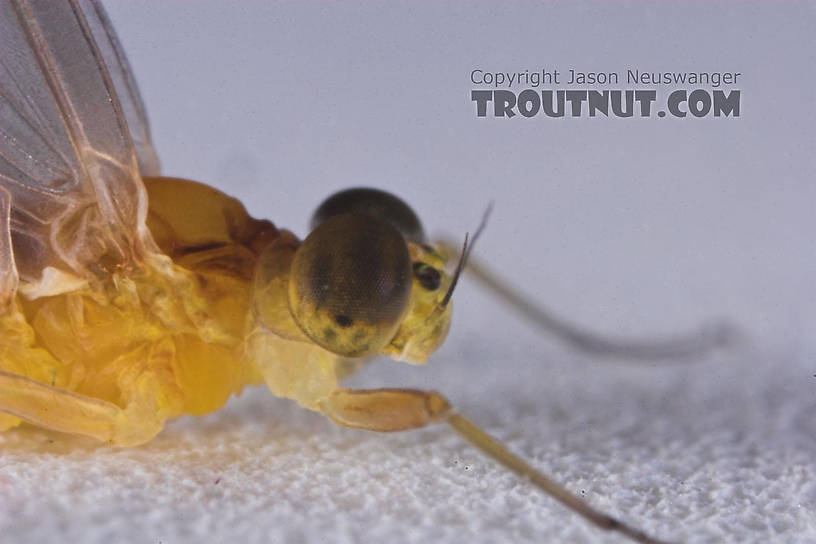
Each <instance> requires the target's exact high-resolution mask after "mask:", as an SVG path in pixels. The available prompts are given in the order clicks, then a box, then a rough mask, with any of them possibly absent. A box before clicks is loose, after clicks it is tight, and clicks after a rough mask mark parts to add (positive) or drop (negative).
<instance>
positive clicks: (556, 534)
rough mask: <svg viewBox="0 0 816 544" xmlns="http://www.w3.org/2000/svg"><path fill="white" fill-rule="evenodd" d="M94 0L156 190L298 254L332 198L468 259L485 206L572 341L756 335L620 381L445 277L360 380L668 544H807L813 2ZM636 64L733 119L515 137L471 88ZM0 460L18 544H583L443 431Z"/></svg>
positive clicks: (196, 437)
mask: <svg viewBox="0 0 816 544" xmlns="http://www.w3.org/2000/svg"><path fill="white" fill-rule="evenodd" d="M106 5H107V7H108V11H109V14H110V16H111V18H112V19H113V21H114V25H115V27H116V28H117V31H118V33H119V37H120V39H121V41H122V42H123V44H124V46H125V50H126V51H127V53H128V56H129V59H130V62H131V64H132V66H133V69H134V72H135V74H136V76H137V79H138V82H139V84H140V87H141V90H142V93H143V97H144V99H145V102H146V104H147V109H148V112H149V115H150V118H151V121H152V129H153V136H154V140H155V145H156V148H157V150H158V152H159V155H160V158H161V160H162V163H163V172H164V173H165V174H166V175H177V176H183V177H188V178H191V179H196V180H200V181H204V182H207V183H210V184H212V185H214V186H216V187H218V188H220V189H222V190H224V191H226V192H228V193H230V194H232V195H235V196H237V197H238V198H240V199H241V200H242V201H243V202H244V203H245V204H246V205H247V208H248V209H249V210H250V212H251V213H252V214H253V215H254V216H256V217H264V218H269V219H271V220H273V221H274V222H275V223H276V224H277V225H279V226H282V227H286V228H290V229H292V230H294V231H295V232H296V233H298V234H300V235H304V234H305V233H306V225H307V223H308V218H309V216H310V214H311V212H312V211H313V209H314V208H315V207H316V205H317V204H318V203H319V202H320V201H321V200H322V199H323V198H324V197H325V196H327V195H328V194H330V193H331V192H332V191H334V190H337V189H340V188H344V187H348V186H355V185H371V186H377V187H381V188H386V189H390V190H392V191H394V192H396V193H397V194H399V195H401V196H402V197H403V198H405V199H406V200H407V201H408V202H410V203H411V204H412V205H413V207H414V208H415V210H416V211H417V212H418V214H419V215H420V217H421V218H423V221H424V223H425V226H426V229H427V230H428V231H429V232H431V233H446V234H448V235H452V236H454V237H456V238H461V237H462V236H463V235H464V232H465V231H467V230H472V229H473V228H474V227H475V225H476V224H477V223H478V221H479V218H480V216H481V213H482V210H483V209H484V207H485V205H486V204H487V202H488V201H490V200H495V210H494V214H493V218H492V220H491V222H490V225H489V227H488V229H487V231H486V232H485V234H484V236H483V238H482V239H481V240H480V242H479V245H478V248H477V253H478V255H480V256H481V257H482V258H484V259H487V260H488V261H490V262H491V263H493V264H494V265H495V266H496V267H497V268H498V269H499V270H500V271H501V272H502V274H503V275H504V276H505V277H506V278H507V279H509V280H511V281H512V282H513V283H514V284H516V285H517V286H519V287H522V288H523V289H525V290H526V291H527V292H528V293H529V294H530V296H531V297H533V298H535V299H536V300H539V301H542V302H544V303H546V304H547V305H548V306H549V307H550V308H552V309H553V310H555V311H557V312H559V313H560V314H561V315H563V316H565V317H568V318H569V319H571V320H573V321H576V322H579V323H582V324H584V325H586V326H589V327H592V328H593V329H595V330H598V331H602V332H606V333H609V334H622V335H644V336H650V335H659V334H670V333H674V332H677V331H687V330H692V329H694V328H696V327H698V326H699V325H700V324H702V323H704V322H708V321H710V320H712V319H716V318H728V319H730V320H731V321H732V322H734V323H736V324H737V325H738V326H739V327H740V328H741V330H742V331H743V333H744V334H745V337H746V341H745V343H744V344H743V345H741V346H739V347H736V348H733V349H731V350H728V351H726V352H722V353H719V354H717V355H716V356H714V357H708V358H705V359H703V360H700V361H687V362H683V363H681V364H679V365H678V364H675V365H671V366H666V365H657V368H654V367H650V366H648V365H637V364H636V365H626V364H624V365H621V364H619V363H611V362H609V361H606V360H602V359H599V358H597V357H589V356H585V355H581V354H577V353H574V352H573V351H572V350H570V349H569V348H567V347H564V346H562V345H561V344H559V343H558V342H557V341H556V340H554V339H552V338H550V337H547V336H542V335H539V334H538V333H536V332H533V331H532V330H531V329H530V328H529V327H528V326H527V325H526V324H525V323H524V322H523V321H521V320H519V319H517V318H515V317H514V316H513V315H512V314H511V313H509V312H507V311H506V310H505V309H503V308H501V307H500V305H499V304H497V303H496V302H495V301H494V300H493V299H491V298H489V297H487V296H486V295H484V294H483V293H481V292H480V291H479V290H478V288H477V286H475V285H474V284H472V283H471V282H469V281H465V282H464V284H463V285H462V287H461V288H460V289H459V291H458V292H457V296H456V297H455V299H454V300H455V316H454V325H453V329H452V331H451V334H450V337H449V339H448V342H447V343H446V345H445V346H443V348H442V349H441V350H440V351H439V352H438V353H437V354H436V355H435V356H434V357H433V358H432V360H431V363H430V364H429V366H428V367H427V368H422V369H417V368H410V367H406V366H405V365H398V364H396V363H390V362H389V363H383V364H381V365H378V366H377V367H376V368H371V369H367V370H366V371H365V372H364V373H363V375H361V376H360V377H358V378H355V381H354V382H353V383H355V384H357V385H366V386H386V385H390V386H395V385H406V386H419V387H434V388H438V389H440V390H442V391H445V392H446V393H447V394H448V395H449V396H450V397H451V398H452V399H453V400H454V401H455V402H456V403H457V405H459V406H460V407H461V408H462V409H463V410H464V411H465V412H467V413H471V414H473V416H474V419H477V420H478V421H480V422H482V423H483V424H484V425H485V426H486V427H488V428H489V429H490V430H491V431H492V432H494V433H496V434H497V435H498V436H500V437H502V438H503V439H505V440H507V441H508V442H509V443H510V444H511V445H512V446H513V447H514V448H515V449H517V450H518V451H520V452H521V453H522V454H524V455H525V457H527V458H529V459H532V460H533V461H534V462H535V463H536V464H537V466H539V467H541V468H542V469H544V470H546V471H548V472H549V473H551V474H553V475H555V476H556V477H557V478H558V479H559V480H560V481H562V482H564V483H565V484H566V485H567V487H569V488H570V489H571V490H573V491H574V492H576V493H579V492H581V493H584V496H585V497H586V498H587V499H588V500H590V501H591V502H592V503H593V504H595V505H597V506H598V507H601V508H603V509H605V510H607V511H610V512H613V513H615V514H618V515H621V516H622V517H624V518H626V519H628V520H631V521H632V522H634V523H636V524H637V525H639V526H642V527H645V528H648V529H649V530H651V531H654V532H655V533H657V534H658V535H660V536H663V537H666V538H672V539H680V540H684V541H702V542H705V541H714V540H718V539H723V538H725V539H728V540H735V541H736V540H740V541H752V540H753V541H767V540H768V539H769V538H770V539H779V540H785V541H802V542H804V541H812V540H813V539H816V525H815V524H814V521H813V520H814V519H816V487H814V485H813V484H812V483H811V482H812V481H813V480H814V478H816V465H814V463H813V461H812V451H813V447H814V445H816V444H814V437H816V425H814V424H813V423H812V421H811V419H812V418H811V416H812V414H813V413H814V412H813V410H814V408H816V378H813V374H814V373H816V362H814V359H813V356H814V355H815V354H816V341H814V340H816V337H814V334H813V332H812V331H813V327H814V325H816V283H815V282H814V281H813V278H814V276H816V247H814V244H813V242H812V238H813V232H814V227H816V220H814V217H813V211H812V210H813V205H814V203H816V183H814V182H813V179H812V174H813V172H814V166H815V165H814V153H813V146H814V128H813V127H814V122H815V121H816V106H814V101H813V98H812V93H813V88H814V83H815V82H816V78H814V74H813V66H814V64H815V63H814V61H816V58H814V56H816V54H815V53H814V47H813V31H814V30H816V25H814V23H816V13H814V4H813V3H773V4H770V3H768V4H762V3H753V4H751V3H743V4H739V5H737V4H731V3H728V4H703V3H696V2H695V3H689V4H683V5H668V4H646V3H643V2H618V3H586V2H584V3H545V4H529V3H517V4H512V5H501V6H499V5H498V4H497V5H493V4H487V3H474V4H471V3H467V4H464V3H463V4H453V3H441V4H430V3H395V4H389V5H375V4H368V3H359V4H352V3H347V4H341V5H335V4H328V3H310V4H305V3H304V4H301V3H284V4H266V3H261V2H244V3H233V2H229V3H227V2H223V3H222V2H195V3H193V2H128V3H124V2H110V3H108V4H106ZM629 67H631V68H640V69H643V70H652V71H664V70H670V71H684V70H689V71H738V72H741V73H742V75H741V76H740V77H741V83H740V85H738V86H737V88H739V89H741V90H742V97H743V99H742V115H741V117H740V118H739V119H714V118H710V119H708V118H707V119H673V118H670V117H667V118H665V119H658V118H650V119H629V120H625V119H602V118H596V119H587V118H582V119H571V118H567V119H561V120H553V119H548V118H544V117H538V118H533V119H522V118H520V117H517V118H515V119H512V120H509V121H508V120H502V119H477V118H476V115H475V105H474V104H473V103H471V101H470V90H471V89H472V88H474V86H473V85H472V84H471V83H470V81H469V75H470V72H471V70H473V69H476V68H479V69H484V70H490V71H514V70H525V69H530V70H536V69H541V68H547V69H554V68H557V69H559V70H560V71H562V72H566V71H567V70H568V69H569V68H576V69H580V70H587V71H588V70H600V71H618V72H620V73H621V74H624V73H625V70H626V68H629ZM623 87H624V88H627V87H626V86H625V85H623ZM658 89H659V90H660V91H663V90H664V88H661V87H658ZM659 96H661V97H665V94H664V93H663V92H660V94H659ZM43 436H48V437H50V438H48V440H51V439H53V440H54V442H53V443H49V442H47V441H46V440H45V439H43ZM4 440H5V444H4V445H5V447H4V449H5V452H6V453H4V454H3V455H4V456H5V457H6V460H5V463H4V465H5V467H6V468H5V473H4V474H3V477H4V478H5V481H6V483H7V484H9V482H10V484H9V485H7V486H6V487H5V489H6V490H7V491H8V492H9V495H10V496H12V495H13V496H14V497H16V500H15V501H14V502H13V506H12V508H10V509H9V511H8V512H9V519H7V520H6V522H7V523H9V524H11V525H10V527H11V529H12V530H16V535H17V537H18V539H19V540H21V541H23V540H27V539H32V540H34V539H40V538H42V537H45V536H49V535H50V536H52V537H53V536H54V533H53V529H54V527H60V531H61V532H62V534H61V536H60V538H64V537H65V535H68V536H70V535H74V536H75V537H77V538H80V537H83V538H87V539H89V540H99V541H102V540H105V539H109V538H110V537H114V538H124V536H123V535H127V534H128V533H127V532H126V531H131V533H130V534H134V533H132V531H137V533H136V534H140V535H143V536H145V537H146V538H148V539H155V540H162V541H164V542H176V541H189V540H192V539H196V538H201V537H207V538H209V539H213V540H222V541H232V540H233V538H234V537H236V536H240V537H243V538H246V539H248V540H266V539H267V538H272V539H273V540H275V539H279V540H282V539H284V538H286V539H289V540H288V541H323V540H326V539H329V540H334V539H338V540H341V541H344V540H345V541H372V540H373V539H375V538H380V539H383V538H388V540H389V541H393V542H402V541H405V542H419V541H423V542H427V541H429V540H430V541H444V542H454V541H459V542H472V541H474V540H475V541H484V542H495V541H510V540H512V541H524V542H539V541H541V540H542V538H543V539H545V540H546V539H547V538H549V539H554V540H559V541H560V540H563V541H570V542H575V541H596V540H597V539H599V538H600V536H599V533H598V532H596V531H594V530H592V529H589V528H587V527H586V525H585V524H584V523H583V522H582V521H580V520H578V519H577V518H576V517H575V516H573V515H571V514H568V513H566V512H565V511H564V510H563V509H561V508H560V507H559V506H556V505H555V504H554V503H552V501H550V500H549V499H544V498H541V497H539V496H538V495H537V494H536V493H535V492H532V491H530V490H529V489H527V488H526V487H524V486H523V485H516V482H515V480H514V479H513V478H512V477H510V476H507V475H505V474H504V473H503V472H501V471H499V470H496V469H494V468H493V467H492V465H491V464H489V463H488V462H486V461H484V460H483V458H481V457H480V456H479V455H478V454H475V453H471V452H470V451H468V450H466V449H465V447H464V446H463V445H461V444H460V443H459V442H458V441H457V440H456V439H454V438H450V437H448V435H447V433H446V431H445V430H444V429H435V430H429V431H423V432H419V433H408V434H404V435H399V436H397V435H392V436H388V437H380V436H374V435H368V434H364V433H356V432H353V431H347V430H341V429H334V428H333V427H332V426H331V425H329V424H327V423H324V422H323V421H322V420H321V419H320V418H319V417H317V416H312V415H310V414H307V413H304V412H302V411H300V410H299V409H297V408H296V407H293V406H291V405H290V403H287V402H284V401H279V400H275V399H271V398H270V396H269V395H266V394H264V392H263V391H261V390H258V391H253V392H251V393H250V394H248V395H245V396H244V397H242V398H240V399H236V400H235V401H232V402H231V403H230V405H229V406H228V407H227V409H226V410H225V411H223V412H221V413H220V414H218V415H214V416H208V417H207V418H198V419H194V418H185V419H183V420H181V421H180V422H176V423H173V424H171V425H170V427H169V429H168V430H167V431H165V433H163V434H162V435H161V436H160V437H159V438H158V439H157V441H156V442H154V443H151V444H150V445H148V446H146V447H144V448H140V449H139V450H133V451H117V450H109V449H104V448H96V447H93V446H91V445H88V444H86V443H83V442H80V443H74V442H70V441H65V440H64V439H63V437H60V436H58V435H48V434H47V433H46V434H43V433H41V432H39V431H37V432H35V431H15V432H14V433H10V435H9V436H7V437H5V438H4ZM32 451H34V452H36V453H35V454H32V453H31V452H32ZM54 474H56V475H57V476H54ZM78 474H81V475H82V476H81V477H79V476H78ZM224 475H226V476H225V477H223V483H219V484H218V486H220V487H215V486H214V481H215V479H216V478H221V477H222V476H224ZM80 480H82V481H84V482H86V483H85V484H81V483H80ZM87 482H91V483H87ZM43 488H44V489H46V490H47V491H45V492H44V491H42V490H43ZM35 489H40V491H39V492H37V491H35ZM43 512H46V513H47V515H44V514H43ZM12 515H13V518H12ZM43 520H45V521H43ZM48 520H51V521H53V523H51V522H49V521H48ZM12 534H15V533H12ZM613 540H614V539H613ZM105 541H109V540H105Z"/></svg>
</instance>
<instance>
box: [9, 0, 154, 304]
mask: <svg viewBox="0 0 816 544" xmlns="http://www.w3.org/2000/svg"><path fill="white" fill-rule="evenodd" d="M106 62H107V63H108V66H106ZM117 91H121V94H117ZM129 124H130V125H131V128H132V129H133V131H134V132H133V134H134V137H133V139H132V138H131V132H129V129H128V128H129ZM134 140H135V142H136V147H135V148H134ZM134 149H138V150H139V158H138V159H137V156H136V152H135V150H134ZM140 167H141V168H143V173H145V174H151V175H153V174H156V173H157V172H158V162H157V161H156V157H155V153H154V152H153V149H152V146H151V143H150V137H149V132H148V125H147V122H146V117H145V114H144V107H143V106H142V102H141V99H140V97H139V93H138V90H137V89H136V86H135V83H134V80H133V77H132V76H131V73H130V70H129V67H128V64H127V61H126V59H125V57H124V55H123V53H122V50H121V47H120V46H119V43H118V41H117V39H116V37H115V34H114V33H113V30H112V28H111V26H110V23H109V22H108V19H107V17H106V16H105V14H104V11H103V10H102V7H101V6H100V5H98V4H97V3H96V2H94V1H93V0H68V1H60V2H53V1H49V0H0V188H2V189H5V191H6V193H7V195H6V198H10V201H11V212H10V222H9V223H8V225H9V226H8V227H6V229H7V230H8V229H10V239H11V242H12V245H13V249H14V263H16V272H15V271H14V270H13V265H12V266H11V267H10V268H11V272H9V273H7V274H6V275H7V276H9V277H12V276H13V277H14V280H13V281H5V280H4V279H3V278H2V277H0V289H5V290H6V292H5V293H4V292H0V299H2V298H3V296H4V295H5V296H8V292H7V291H8V289H9V287H8V285H14V284H15V283H16V277H17V275H19V279H20V280H22V281H24V282H37V281H39V280H40V279H41V278H42V277H43V271H44V270H45V269H46V267H52V268H54V269H56V270H59V271H64V272H67V273H70V274H72V275H74V276H79V277H88V276H89V275H92V274H100V273H103V271H104V270H105V269H106V268H107V267H108V266H110V265H119V264H127V263H131V262H133V261H134V260H136V259H137V258H138V256H139V254H140V252H142V251H144V250H146V249H147V248H152V244H151V242H150V238H149V235H148V234H147V229H146V227H145V216H146V213H147V197H146V193H145V189H144V185H143V184H142V180H141V178H140V175H139V168H140ZM3 228H4V227H3V224H2V222H0V239H2V238H3V236H4V233H3V232H2V230H3ZM6 234H8V233H6ZM0 243H2V242H0ZM2 268H3V265H2V264H0V274H3V272H2ZM4 286H5V287H4Z"/></svg>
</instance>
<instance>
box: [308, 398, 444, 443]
mask: <svg viewBox="0 0 816 544" xmlns="http://www.w3.org/2000/svg"><path fill="white" fill-rule="evenodd" d="M320 410H321V411H322V412H323V413H324V414H325V415H326V416H327V417H328V418H329V419H331V420H332V421H334V422H335V423H337V424H338V425H342V426H344V427H354V428H356V429H365V430H368V431H378V432H390V431H403V430H406V429H415V428H417V427H424V426H426V425H428V424H430V423H433V422H436V421H439V420H441V419H443V418H444V417H445V416H446V415H447V414H448V412H449V411H450V404H448V401H447V400H446V399H445V398H444V397H442V396H441V395H439V394H438V393H435V392H433V391H430V392H426V391H418V390H416V389H339V390H337V391H335V392H333V393H332V394H331V395H330V396H329V397H328V399H326V400H324V401H323V402H321V403H320Z"/></svg>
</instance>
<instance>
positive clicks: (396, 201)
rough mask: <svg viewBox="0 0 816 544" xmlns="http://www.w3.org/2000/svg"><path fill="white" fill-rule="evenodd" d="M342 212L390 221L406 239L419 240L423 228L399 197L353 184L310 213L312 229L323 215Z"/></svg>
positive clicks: (423, 235) (322, 219)
mask: <svg viewBox="0 0 816 544" xmlns="http://www.w3.org/2000/svg"><path fill="white" fill-rule="evenodd" d="M344 213H362V214H366V215H371V216H374V217H376V218H378V219H382V220H383V221H387V222H388V223H390V224H391V225H392V226H393V227H394V228H395V229H397V230H398V231H399V232H400V233H401V234H402V235H403V236H404V237H405V239H406V240H409V241H411V242H418V243H422V242H424V241H425V231H424V230H423V229H422V224H421V223H420V221H419V218H418V217H417V215H416V214H415V213H414V210H412V209H411V207H410V206H408V204H406V203H405V202H404V201H403V200H402V199H400V198H398V197H396V196H394V195H392V194H391V193H387V192H385V191H380V190H379V189H368V188H356V189H346V190H345V191H340V192H339V193H335V194H333V195H332V196H330V197H329V198H327V199H326V200H324V201H323V203H322V204H321V205H320V206H319V207H318V208H317V211H316V212H315V213H314V215H313V216H312V223H311V228H312V229H313V230H314V229H315V228H316V227H317V226H318V225H319V224H321V223H322V222H324V221H325V220H326V219H328V218H330V217H333V216H335V215H341V214H344Z"/></svg>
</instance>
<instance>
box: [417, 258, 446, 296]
mask: <svg viewBox="0 0 816 544" xmlns="http://www.w3.org/2000/svg"><path fill="white" fill-rule="evenodd" d="M413 268H414V277H416V279H418V280H419V284H420V285H421V286H422V287H424V288H425V289H427V290H428V291H436V290H437V289H439V286H440V285H442V274H440V273H439V270H437V269H436V268H434V267H432V266H430V265H427V264H425V263H423V262H416V263H414V265H413Z"/></svg>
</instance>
